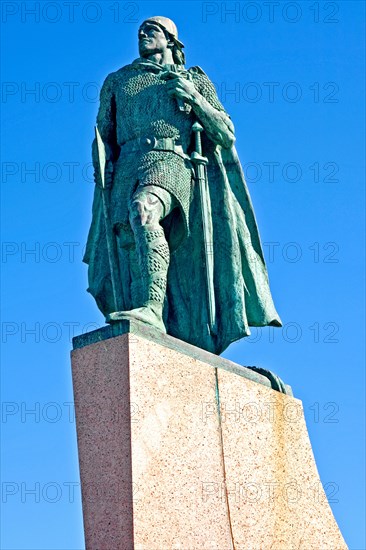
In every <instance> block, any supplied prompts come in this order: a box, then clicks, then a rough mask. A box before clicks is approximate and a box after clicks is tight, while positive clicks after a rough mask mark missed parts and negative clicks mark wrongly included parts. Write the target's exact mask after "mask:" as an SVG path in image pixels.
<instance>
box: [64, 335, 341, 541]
mask: <svg viewBox="0 0 366 550" xmlns="http://www.w3.org/2000/svg"><path fill="white" fill-rule="evenodd" d="M130 328H131V327H129V328H128V327H127V329H126V330H130ZM113 330H115V329H113ZM103 331H104V332H103ZM108 331H109V332H108ZM111 331H112V328H111V327H106V329H102V331H95V333H92V335H91V336H89V335H88V336H86V337H79V338H76V339H74V347H76V348H78V349H74V351H73V352H72V371H73V384H74V395H75V406H76V420H77V434H78V448H79V462H80V475H81V483H82V497H83V514H84V529H85V539H86V548H87V550H168V549H171V550H204V549H207V550H215V549H217V550H233V549H235V550H267V549H268V550H269V549H271V550H292V549H295V548H296V549H303V550H312V549H314V550H319V549H320V548H321V549H322V550H326V549H329V550H341V549H342V550H343V549H346V548H347V546H346V544H345V542H344V540H343V538H342V535H341V533H340V531H339V529H338V527H337V524H336V522H335V520H334V517H333V515H332V512H331V509H330V507H329V505H328V502H327V499H326V496H325V494H324V491H323V489H322V486H321V483H320V480H319V475H318V472H317V469H316V465H315V461H314V457H313V453H312V450H311V445H310V442H309V437H308V433H307V430H306V425H305V421H304V415H303V410H302V406H301V402H300V401H299V400H297V399H295V398H293V397H292V396H291V395H285V394H281V393H279V392H277V391H275V390H272V389H271V388H270V387H268V386H269V381H268V380H267V379H266V378H264V377H262V376H260V375H258V374H255V373H253V372H252V371H249V370H248V369H245V368H243V367H240V366H239V365H235V364H234V363H231V362H230V361H227V360H225V359H222V358H220V357H216V356H214V355H212V354H210V353H207V352H204V351H202V350H199V349H197V348H194V347H193V346H190V345H189V344H185V343H183V342H180V341H178V340H176V339H174V338H171V337H169V336H162V335H161V336H157V335H154V334H149V333H148V332H147V331H146V329H145V330H143V329H141V330H139V331H136V330H134V331H133V333H132V332H131V331H130V332H127V333H126V334H121V335H119V336H115V337H113V338H111V337H110V336H113V333H112V332H113V331H112V332H111ZM120 332H123V330H121V331H120ZM103 338H107V339H103ZM98 340H100V341H98ZM90 342H94V343H90ZM85 344H88V345H85ZM82 346H84V347H82Z"/></svg>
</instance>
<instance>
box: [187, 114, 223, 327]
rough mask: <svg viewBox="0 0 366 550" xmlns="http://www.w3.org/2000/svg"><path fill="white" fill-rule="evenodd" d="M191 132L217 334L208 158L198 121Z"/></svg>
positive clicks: (211, 320)
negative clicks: (193, 141) (207, 169)
mask: <svg viewBox="0 0 366 550" xmlns="http://www.w3.org/2000/svg"><path fill="white" fill-rule="evenodd" d="M192 132H194V134H195V147H196V150H195V151H193V153H192V154H191V161H192V162H193V164H194V165H195V167H196V181H197V183H198V186H199V192H200V201H201V214H202V227H203V238H204V243H205V270H206V283H207V301H208V321H209V330H210V332H211V334H217V325H216V305H215V290H214V257H213V241H212V237H213V229H212V214H211V199H210V192H209V188H208V181H207V173H206V166H207V164H208V159H207V158H206V157H204V156H202V143H201V132H203V127H202V126H201V124H200V123H199V122H195V123H194V124H193V126H192Z"/></svg>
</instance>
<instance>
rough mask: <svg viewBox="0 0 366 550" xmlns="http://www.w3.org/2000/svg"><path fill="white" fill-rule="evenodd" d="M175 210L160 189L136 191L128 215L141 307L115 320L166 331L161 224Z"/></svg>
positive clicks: (165, 267) (165, 262)
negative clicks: (163, 317)
mask: <svg viewBox="0 0 366 550" xmlns="http://www.w3.org/2000/svg"><path fill="white" fill-rule="evenodd" d="M174 206H175V203H174V199H173V197H172V196H171V195H170V193H169V192H168V191H165V190H164V189H161V188H156V187H154V186H145V187H139V188H138V189H137V190H136V192H135V193H134V195H133V197H132V199H131V202H130V207H129V213H130V224H131V228H132V230H133V233H134V236H135V244H136V253H137V258H138V262H139V267H140V281H141V303H140V304H139V307H135V308H134V309H132V310H131V311H124V312H119V314H118V319H121V318H123V319H124V318H128V319H130V318H132V319H136V320H139V321H142V322H145V323H147V324H149V325H152V326H154V327H156V328H157V329H159V330H161V331H162V332H165V331H166V329H165V326H164V323H163V319H162V314H163V305H164V299H165V294H166V285H167V273H168V268H169V259H170V253H169V246H168V243H167V241H166V238H165V234H164V230H163V228H162V226H161V225H160V221H161V220H162V219H163V218H164V217H165V216H167V215H168V214H169V213H170V212H171V210H172V208H173V207H174ZM132 284H133V283H132ZM134 305H136V302H135V300H134Z"/></svg>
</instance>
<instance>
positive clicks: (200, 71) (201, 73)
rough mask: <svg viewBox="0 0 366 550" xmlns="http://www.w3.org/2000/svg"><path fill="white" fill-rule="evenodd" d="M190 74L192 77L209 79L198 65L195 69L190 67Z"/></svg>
mask: <svg viewBox="0 0 366 550" xmlns="http://www.w3.org/2000/svg"><path fill="white" fill-rule="evenodd" d="M188 72H189V73H191V74H192V75H203V76H205V77H206V78H208V76H207V74H206V73H205V71H204V70H203V69H202V68H201V67H199V66H198V65H196V66H195V67H190V68H189V69H188Z"/></svg>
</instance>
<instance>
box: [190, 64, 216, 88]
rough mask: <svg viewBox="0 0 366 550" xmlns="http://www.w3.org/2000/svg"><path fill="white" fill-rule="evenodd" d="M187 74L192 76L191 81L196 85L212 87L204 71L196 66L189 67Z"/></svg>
mask: <svg viewBox="0 0 366 550" xmlns="http://www.w3.org/2000/svg"><path fill="white" fill-rule="evenodd" d="M188 72H189V74H190V75H191V76H192V78H193V80H195V82H196V85H199V84H201V85H202V86H204V87H206V86H210V85H212V82H211V80H210V79H209V77H208V76H207V74H206V73H205V71H204V70H203V69H202V68H201V67H199V66H198V65H196V66H195V67H190V68H189V69H188Z"/></svg>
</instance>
